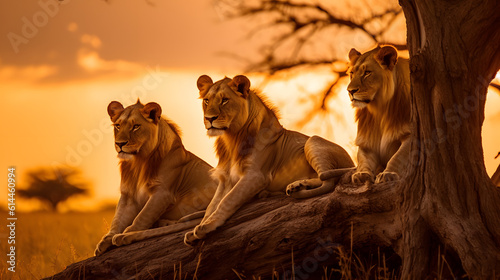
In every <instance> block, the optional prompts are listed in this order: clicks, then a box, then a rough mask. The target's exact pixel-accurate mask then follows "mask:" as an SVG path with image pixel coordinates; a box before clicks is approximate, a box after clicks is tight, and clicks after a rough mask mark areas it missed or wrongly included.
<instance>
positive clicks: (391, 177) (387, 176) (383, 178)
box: [375, 171, 399, 184]
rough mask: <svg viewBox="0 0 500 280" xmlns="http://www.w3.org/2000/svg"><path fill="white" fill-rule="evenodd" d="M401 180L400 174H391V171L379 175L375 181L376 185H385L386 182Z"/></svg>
mask: <svg viewBox="0 0 500 280" xmlns="http://www.w3.org/2000/svg"><path fill="white" fill-rule="evenodd" d="M397 180H399V174H398V173H396V172H390V171H384V172H382V173H379V174H378V175H377V178H376V179H375V184H378V183H385V182H392V181H397Z"/></svg>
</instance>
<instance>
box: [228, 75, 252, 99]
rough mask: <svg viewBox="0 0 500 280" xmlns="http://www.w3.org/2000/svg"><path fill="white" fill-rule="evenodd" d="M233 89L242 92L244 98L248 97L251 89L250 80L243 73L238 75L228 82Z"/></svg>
mask: <svg viewBox="0 0 500 280" xmlns="http://www.w3.org/2000/svg"><path fill="white" fill-rule="evenodd" d="M228 85H229V86H230V87H231V88H233V90H235V91H237V92H239V93H241V94H242V96H243V98H247V96H248V91H249V90H250V80H249V79H248V78H247V77H246V76H243V75H238V76H235V77H234V78H233V80H232V81H231V82H229V84H228Z"/></svg>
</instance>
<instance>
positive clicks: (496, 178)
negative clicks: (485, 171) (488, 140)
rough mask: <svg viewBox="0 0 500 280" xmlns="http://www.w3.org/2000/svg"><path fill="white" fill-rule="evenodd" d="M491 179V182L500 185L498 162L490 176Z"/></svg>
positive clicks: (499, 166)
mask: <svg viewBox="0 0 500 280" xmlns="http://www.w3.org/2000/svg"><path fill="white" fill-rule="evenodd" d="M491 181H492V182H493V184H495V185H497V187H500V164H499V165H498V167H497V170H496V171H495V173H493V176H491Z"/></svg>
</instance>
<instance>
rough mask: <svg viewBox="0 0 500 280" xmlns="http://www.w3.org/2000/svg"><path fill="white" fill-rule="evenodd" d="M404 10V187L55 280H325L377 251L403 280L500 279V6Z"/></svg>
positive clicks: (82, 268)
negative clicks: (444, 276) (494, 130)
mask: <svg viewBox="0 0 500 280" xmlns="http://www.w3.org/2000/svg"><path fill="white" fill-rule="evenodd" d="M267 2H278V1H267ZM294 3H296V2H294ZM401 6H402V8H403V11H404V14H405V17H406V21H407V29H408V33H407V34H408V49H409V54H410V67H411V84H412V123H413V124H414V125H413V128H412V130H413V133H412V138H411V141H412V142H411V143H412V152H411V155H412V157H411V162H410V163H409V165H408V168H407V172H406V174H405V176H404V178H403V179H402V180H401V181H399V182H391V183H384V184H376V185H372V186H370V187H369V188H367V187H366V186H364V187H360V188H356V187H353V186H350V185H349V184H342V185H339V186H338V187H337V189H336V190H335V191H334V192H333V193H331V194H326V195H324V196H321V197H316V198H311V199H307V200H300V201H297V200H293V199H291V198H283V197H277V198H266V199H262V200H258V201H253V202H251V203H249V204H247V205H246V206H244V207H242V208H241V209H240V210H239V211H238V212H237V213H236V214H235V215H234V216H233V217H232V218H231V219H230V220H229V221H228V222H227V223H226V224H225V225H224V226H223V227H221V228H220V229H218V230H217V231H216V232H214V233H213V234H211V235H209V236H207V239H206V240H205V241H204V242H202V243H201V244H199V245H198V246H196V247H195V248H193V249H190V248H186V246H185V245H184V244H183V243H182V237H183V233H177V234H171V235H168V236H165V237H160V238H156V239H152V240H149V241H144V242H140V243H136V244H132V245H130V246H125V247H120V248H117V249H115V250H112V251H110V252H109V253H106V254H104V255H102V256H100V257H98V258H91V259H88V260H86V261H83V262H80V263H77V264H74V265H71V266H69V267H68V268H67V269H66V270H65V271H63V272H61V273H59V274H57V275H55V276H54V277H53V278H50V279H69V278H72V279H75V278H78V275H85V276H86V277H91V278H93V279H108V278H109V276H113V277H115V278H116V279H129V278H131V277H135V278H137V279H142V278H144V279H149V278H154V279H157V278H160V279H161V278H162V277H163V278H165V277H169V275H170V276H172V277H171V278H174V277H173V273H178V272H179V271H178V270H177V271H176V272H175V268H174V267H175V265H177V268H178V267H179V264H182V274H183V275H184V274H188V275H191V276H192V275H197V277H198V279H237V278H240V279H241V278H242V277H241V275H242V274H244V275H246V276H247V277H248V278H251V276H252V275H253V276H255V277H258V276H266V275H267V276H270V275H271V274H273V275H274V272H275V271H278V270H280V269H283V270H285V271H284V272H283V274H281V272H280V278H279V279H283V277H285V278H287V279H288V278H292V276H291V275H292V274H294V276H295V279H319V278H317V277H316V276H312V275H317V274H313V273H314V271H317V270H319V269H320V268H321V266H322V265H332V263H334V262H338V260H339V258H332V255H334V253H333V250H334V249H336V248H337V249H338V251H339V252H345V251H346V248H347V250H348V248H352V249H354V250H366V249H368V248H370V247H375V248H376V247H379V248H381V250H383V251H384V252H389V250H390V249H392V250H393V251H394V252H396V253H397V254H398V255H399V256H400V260H401V265H402V268H401V274H400V275H399V278H401V279H425V278H428V277H432V276H436V275H435V274H433V273H434V272H435V271H439V270H440V269H442V268H439V267H438V268H436V266H439V265H441V266H444V265H446V266H447V267H448V268H447V270H449V272H450V274H452V275H450V276H454V277H455V278H456V277H460V276H463V275H464V274H466V275H467V276H468V277H470V278H473V279H495V278H498V277H499V275H500V189H499V188H498V187H496V186H494V184H493V183H492V181H491V180H490V178H489V177H488V176H487V173H486V170H485V166H484V159H483V152H482V145H481V126H482V122H483V119H484V105H485V100H486V92H487V88H488V84H489V83H490V81H491V80H492V79H493V77H494V75H495V74H496V72H497V71H498V70H499V68H500V47H499V46H500V31H499V28H498V26H499V23H500V13H498V11H499V10H500V2H498V1H493V0H485V1H473V0H468V1H467V0H462V1H454V2H450V1H444V0H402V1H401ZM159 245H160V246H159ZM340 259H341V260H343V258H342V257H341V258H340ZM347 259H348V260H350V259H351V257H348V258H347ZM436 259H437V261H436ZM393 260H394V259H393ZM347 262H348V263H349V261H347ZM389 262H390V261H389V260H388V263H389ZM397 262H398V261H395V263H397ZM290 268H291V269H290ZM384 268H385V266H384ZM173 270H174V272H173ZM367 270H368V271H369V270H370V269H367ZM235 275H236V276H235ZM282 275H283V277H282ZM347 276H349V275H348V274H344V273H342V275H341V277H346V278H349V277H347ZM437 276H438V278H439V276H440V275H439V274H438V275H437ZM314 277H316V278H314ZM350 277H356V276H355V275H354V276H353V275H350ZM269 278H270V277H269ZM386 278H388V277H386Z"/></svg>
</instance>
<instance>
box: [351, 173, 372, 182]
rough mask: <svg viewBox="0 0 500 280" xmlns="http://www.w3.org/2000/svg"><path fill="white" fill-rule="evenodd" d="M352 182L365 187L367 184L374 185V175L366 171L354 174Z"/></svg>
mask: <svg viewBox="0 0 500 280" xmlns="http://www.w3.org/2000/svg"><path fill="white" fill-rule="evenodd" d="M351 180H352V182H353V183H354V184H356V185H363V184H365V183H366V182H369V183H373V175H372V174H371V173H370V172H366V171H361V172H356V173H354V174H352V177H351Z"/></svg>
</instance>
